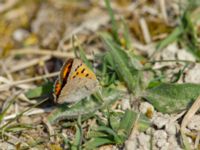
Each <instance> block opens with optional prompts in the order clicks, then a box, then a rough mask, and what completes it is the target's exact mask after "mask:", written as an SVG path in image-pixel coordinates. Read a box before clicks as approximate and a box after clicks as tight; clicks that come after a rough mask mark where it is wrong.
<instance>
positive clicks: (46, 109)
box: [3, 107, 54, 121]
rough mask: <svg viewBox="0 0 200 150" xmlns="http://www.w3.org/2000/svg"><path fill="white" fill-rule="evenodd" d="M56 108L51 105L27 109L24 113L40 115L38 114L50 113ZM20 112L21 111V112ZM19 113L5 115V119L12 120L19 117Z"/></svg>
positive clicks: (26, 114) (25, 114)
mask: <svg viewBox="0 0 200 150" xmlns="http://www.w3.org/2000/svg"><path fill="white" fill-rule="evenodd" d="M53 109H54V107H49V108H44V109H41V108H34V109H32V110H30V111H27V112H25V113H24V116H31V115H38V114H43V113H49V112H51V111H52V110H53ZM19 114H20V113H19ZM17 115H18V114H16V113H15V114H11V115H9V116H5V117H4V119H3V121H7V120H11V119H14V118H16V117H17Z"/></svg>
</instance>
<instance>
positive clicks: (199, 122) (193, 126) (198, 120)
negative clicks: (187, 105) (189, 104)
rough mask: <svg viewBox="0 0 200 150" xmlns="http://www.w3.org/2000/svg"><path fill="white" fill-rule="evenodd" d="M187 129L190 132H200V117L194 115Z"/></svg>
mask: <svg viewBox="0 0 200 150" xmlns="http://www.w3.org/2000/svg"><path fill="white" fill-rule="evenodd" d="M187 126H188V128H189V129H190V130H197V131H200V116H199V115H194V116H193V117H192V118H191V121H190V122H189V123H188V125H187Z"/></svg>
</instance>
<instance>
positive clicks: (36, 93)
mask: <svg viewBox="0 0 200 150" xmlns="http://www.w3.org/2000/svg"><path fill="white" fill-rule="evenodd" d="M52 91H53V83H52V82H47V83H45V84H44V85H41V86H38V87H36V88H34V89H30V90H29V91H27V92H26V93H25V95H26V97H28V98H29V99H33V98H39V97H48V96H50V95H51V93H52Z"/></svg>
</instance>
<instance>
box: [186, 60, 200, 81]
mask: <svg viewBox="0 0 200 150" xmlns="http://www.w3.org/2000/svg"><path fill="white" fill-rule="evenodd" d="M185 82H190V83H196V84H198V83H200V64H196V65H195V66H194V68H192V69H190V70H188V71H187V73H186V74H185Z"/></svg>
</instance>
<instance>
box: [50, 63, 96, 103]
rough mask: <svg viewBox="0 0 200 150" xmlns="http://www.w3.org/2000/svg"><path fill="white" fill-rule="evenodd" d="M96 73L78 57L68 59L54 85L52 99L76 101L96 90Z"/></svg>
mask: <svg viewBox="0 0 200 150" xmlns="http://www.w3.org/2000/svg"><path fill="white" fill-rule="evenodd" d="M98 85H99V84H98V80H97V78H96V75H95V74H94V73H93V72H92V71H91V70H90V69H89V68H88V67H87V66H86V65H85V64H84V63H83V62H82V61H81V60H79V59H69V60H68V61H67V62H66V63H65V64H64V65H63V67H62V69H61V71H60V75H59V77H58V79H57V80H56V82H55V85H54V97H55V99H54V101H55V102H56V103H59V104H62V103H64V102H66V103H74V102H77V101H79V100H81V99H83V98H85V97H87V96H89V95H90V94H92V93H94V92H95V91H97V90H98Z"/></svg>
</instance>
